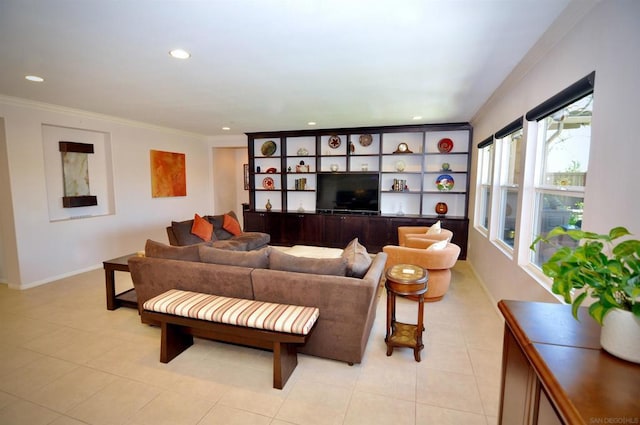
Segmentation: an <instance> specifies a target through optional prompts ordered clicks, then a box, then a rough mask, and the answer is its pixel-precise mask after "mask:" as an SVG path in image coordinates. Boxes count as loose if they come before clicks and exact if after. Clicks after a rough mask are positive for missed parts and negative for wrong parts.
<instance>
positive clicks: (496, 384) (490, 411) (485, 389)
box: [476, 376, 501, 416]
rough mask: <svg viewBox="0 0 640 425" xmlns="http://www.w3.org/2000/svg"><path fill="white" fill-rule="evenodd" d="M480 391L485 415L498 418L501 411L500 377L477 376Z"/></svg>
mask: <svg viewBox="0 0 640 425" xmlns="http://www.w3.org/2000/svg"><path fill="white" fill-rule="evenodd" d="M476 382H477V383H478V389H479V390H480V398H481V399H482V406H483V407H484V413H485V414H486V415H489V416H498V413H499V410H500V389H501V382H500V376H498V377H493V376H476Z"/></svg>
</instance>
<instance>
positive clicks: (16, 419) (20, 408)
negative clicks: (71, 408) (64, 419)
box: [0, 400, 60, 425]
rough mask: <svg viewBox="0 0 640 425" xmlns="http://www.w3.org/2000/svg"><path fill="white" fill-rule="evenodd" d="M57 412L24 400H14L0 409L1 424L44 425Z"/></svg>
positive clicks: (56, 415) (56, 414)
mask: <svg viewBox="0 0 640 425" xmlns="http://www.w3.org/2000/svg"><path fill="white" fill-rule="evenodd" d="M58 416H60V415H59V414H58V413H56V412H54V411H51V410H49V409H47V408H45V407H42V406H38V405H37V404H34V403H30V402H28V401H25V400H16V401H15V402H13V403H10V404H9V405H7V406H5V407H4V408H2V409H0V424H2V425H27V424H28V425H46V424H49V423H51V422H52V421H53V420H55V419H56V418H57V417H58Z"/></svg>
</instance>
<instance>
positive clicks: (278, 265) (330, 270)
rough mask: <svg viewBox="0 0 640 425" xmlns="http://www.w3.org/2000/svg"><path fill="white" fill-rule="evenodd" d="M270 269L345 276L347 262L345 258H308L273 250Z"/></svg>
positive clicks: (270, 257) (270, 256)
mask: <svg viewBox="0 0 640 425" xmlns="http://www.w3.org/2000/svg"><path fill="white" fill-rule="evenodd" d="M269 268H270V269H272V270H283V271H287V272H298V273H310V274H324V275H329V276H345V275H346V272H347V260H346V259H345V258H307V257H296V256H295V255H289V254H285V253H284V252H281V251H279V250H277V249H272V250H271V254H270V255H269Z"/></svg>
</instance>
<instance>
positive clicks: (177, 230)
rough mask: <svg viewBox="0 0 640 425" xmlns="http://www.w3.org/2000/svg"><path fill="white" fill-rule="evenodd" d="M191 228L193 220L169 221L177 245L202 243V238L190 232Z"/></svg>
mask: <svg viewBox="0 0 640 425" xmlns="http://www.w3.org/2000/svg"><path fill="white" fill-rule="evenodd" d="M192 228H193V220H185V221H172V222H171V229H172V230H173V235H174V236H175V238H176V242H178V245H180V246H185V245H193V244H197V243H202V239H200V237H199V236H197V235H194V234H193V233H191V229H192Z"/></svg>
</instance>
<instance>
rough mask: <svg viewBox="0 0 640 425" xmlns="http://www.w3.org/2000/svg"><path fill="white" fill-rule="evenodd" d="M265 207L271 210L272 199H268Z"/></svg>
mask: <svg viewBox="0 0 640 425" xmlns="http://www.w3.org/2000/svg"><path fill="white" fill-rule="evenodd" d="M264 207H265V208H266V209H267V211H271V208H272V207H273V206H272V205H271V199H267V203H266V205H265V206H264Z"/></svg>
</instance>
